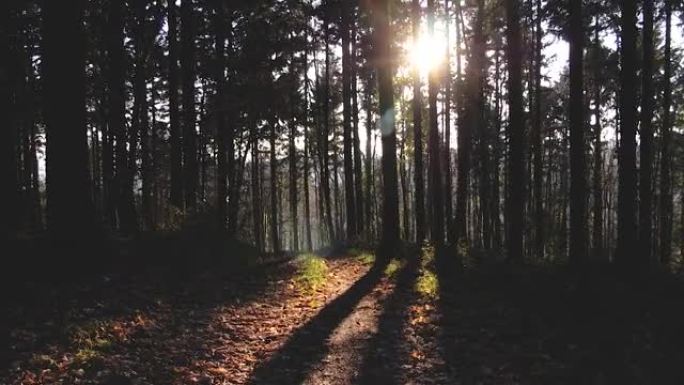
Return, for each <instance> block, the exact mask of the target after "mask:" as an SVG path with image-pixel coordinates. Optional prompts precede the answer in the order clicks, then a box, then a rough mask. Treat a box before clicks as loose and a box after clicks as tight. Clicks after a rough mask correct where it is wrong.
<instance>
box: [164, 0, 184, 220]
mask: <svg viewBox="0 0 684 385" xmlns="http://www.w3.org/2000/svg"><path fill="white" fill-rule="evenodd" d="M167 8H168V9H167V12H168V15H167V19H168V28H169V32H168V37H167V38H168V44H169V68H168V71H169V73H168V77H169V131H170V142H171V194H170V198H171V205H173V206H174V207H175V209H177V210H182V209H183V152H182V151H183V150H182V140H181V127H180V112H179V109H178V19H177V16H176V2H175V1H174V0H167Z"/></svg>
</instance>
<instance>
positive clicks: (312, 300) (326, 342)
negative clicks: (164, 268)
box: [0, 258, 391, 385]
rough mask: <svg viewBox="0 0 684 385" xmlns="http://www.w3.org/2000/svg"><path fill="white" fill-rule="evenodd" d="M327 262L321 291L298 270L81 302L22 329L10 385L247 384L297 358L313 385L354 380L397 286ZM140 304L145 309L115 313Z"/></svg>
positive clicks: (343, 262)
mask: <svg viewBox="0 0 684 385" xmlns="http://www.w3.org/2000/svg"><path fill="white" fill-rule="evenodd" d="M327 263H328V267H329V269H328V272H329V273H328V276H327V279H326V283H325V285H323V286H322V287H321V288H319V289H318V290H316V291H314V292H311V293H304V292H302V290H301V289H300V288H298V287H297V285H296V284H295V282H294V274H295V269H294V268H293V266H291V265H288V266H284V267H281V268H278V269H276V271H271V272H270V273H269V274H268V277H258V278H254V279H245V280H242V281H239V282H230V283H221V282H201V280H200V282H199V283H198V282H194V283H189V284H188V286H187V287H185V288H181V289H179V290H177V291H175V292H174V293H173V295H168V296H164V295H163V294H162V293H160V292H158V291H156V290H154V289H153V288H151V287H147V286H145V287H141V286H135V285H133V286H132V287H129V288H128V289H127V290H120V291H119V292H118V294H114V293H109V295H108V297H107V298H96V299H95V300H94V301H93V303H94V304H93V303H88V304H79V305H78V306H76V305H74V310H72V311H71V312H70V313H69V315H64V316H62V317H61V320H60V321H59V322H57V324H55V322H54V319H53V320H47V321H45V322H39V323H36V324H27V325H24V326H23V327H18V328H16V329H15V330H13V332H12V338H13V346H12V349H14V350H15V357H16V359H15V360H14V362H13V363H12V365H11V367H10V368H9V371H8V372H7V373H3V372H0V383H2V384H4V383H7V384H20V383H21V384H50V383H58V382H65V383H81V384H110V383H111V384H114V383H117V384H124V385H125V384H128V383H130V384H136V385H145V384H160V383H171V384H188V383H201V384H224V383H229V384H246V383H257V381H258V380H256V379H257V378H258V376H259V375H260V373H261V374H264V373H265V375H266V376H267V377H268V376H270V375H272V374H273V373H268V372H269V369H268V367H269V365H271V364H274V363H277V362H280V361H282V360H285V361H289V359H290V358H291V359H292V361H294V362H297V363H298V364H297V365H300V366H297V365H295V366H294V367H293V366H290V368H289V369H291V371H292V372H296V373H294V374H295V377H297V378H300V379H301V380H302V381H304V382H305V383H310V384H325V383H330V384H345V383H352V382H353V381H354V378H355V377H356V376H357V375H358V367H360V365H361V359H362V357H363V352H364V351H365V346H366V345H367V342H368V341H369V340H370V339H371V338H372V337H373V336H374V335H375V334H376V332H377V319H378V317H379V314H380V312H381V310H382V309H380V308H379V302H380V301H381V300H382V298H383V297H385V296H386V295H387V294H388V293H389V292H390V291H391V283H390V281H391V279H389V278H387V277H385V276H384V275H383V274H382V273H377V272H376V273H370V272H369V270H370V266H368V265H365V264H363V263H361V262H360V261H357V260H355V259H354V258H345V259H335V260H330V261H328V262H327ZM266 280H267V282H266ZM197 285H204V287H201V288H197V287H196V286H197ZM118 296H121V298H115V297H118ZM134 297H135V298H138V299H137V300H136V301H135V302H136V303H139V306H131V307H130V308H126V309H125V311H114V310H113V309H114V308H118V307H120V306H125V305H123V304H125V303H127V302H131V301H132V298H134ZM141 298H142V299H141ZM119 313H120V314H119ZM321 353H324V354H321ZM302 363H306V364H307V365H306V366H301V364H302ZM276 366H277V365H276ZM276 382H278V380H276ZM258 383H266V382H264V381H261V382H258ZM285 383H288V382H285ZM290 383H291V382H290Z"/></svg>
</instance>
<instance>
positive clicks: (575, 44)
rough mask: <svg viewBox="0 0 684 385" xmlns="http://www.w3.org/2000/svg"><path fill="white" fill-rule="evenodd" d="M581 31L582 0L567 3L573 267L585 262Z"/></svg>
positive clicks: (582, 35)
mask: <svg viewBox="0 0 684 385" xmlns="http://www.w3.org/2000/svg"><path fill="white" fill-rule="evenodd" d="M583 59H584V31H583V28H582V0H570V111H569V115H570V116H569V118H570V119H569V120H570V197H571V198H570V256H569V260H570V262H571V263H572V264H574V265H576V266H578V267H581V266H583V265H584V264H585V263H586V262H587V251H588V248H587V235H586V234H587V233H586V229H587V218H586V199H587V198H586V197H587V187H586V179H585V173H586V164H585V163H586V161H585V150H584V146H585V142H584V124H585V120H584V101H583V99H584V98H583V80H584V75H583V65H584V64H583Z"/></svg>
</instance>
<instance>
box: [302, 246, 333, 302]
mask: <svg viewBox="0 0 684 385" xmlns="http://www.w3.org/2000/svg"><path fill="white" fill-rule="evenodd" d="M297 259H298V269H297V276H296V277H295V282H296V283H297V286H298V287H299V288H300V289H301V290H302V291H303V292H306V293H311V292H314V291H316V290H317V289H318V288H320V287H321V286H323V284H325V279H326V277H327V276H328V264H327V263H326V262H325V259H323V258H321V257H319V256H317V255H314V254H304V255H300V256H299V257H298V258H297Z"/></svg>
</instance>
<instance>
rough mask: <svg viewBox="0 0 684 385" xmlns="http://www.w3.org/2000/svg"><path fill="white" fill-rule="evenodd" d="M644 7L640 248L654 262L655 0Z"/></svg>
mask: <svg viewBox="0 0 684 385" xmlns="http://www.w3.org/2000/svg"><path fill="white" fill-rule="evenodd" d="M643 11H644V12H643V18H644V28H643V38H642V40H641V41H642V43H641V44H642V50H643V60H642V69H641V116H640V120H641V123H640V125H639V138H640V146H639V150H640V156H639V165H640V167H639V174H640V175H639V179H640V180H639V244H640V246H641V247H640V249H639V250H640V252H641V254H642V257H643V258H644V259H646V260H647V261H649V262H650V261H651V253H652V251H651V250H652V243H653V224H652V212H653V190H652V183H653V182H652V178H653V123H652V121H653V0H644V3H643Z"/></svg>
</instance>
